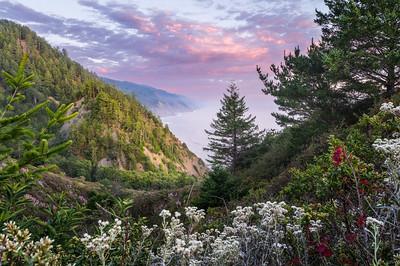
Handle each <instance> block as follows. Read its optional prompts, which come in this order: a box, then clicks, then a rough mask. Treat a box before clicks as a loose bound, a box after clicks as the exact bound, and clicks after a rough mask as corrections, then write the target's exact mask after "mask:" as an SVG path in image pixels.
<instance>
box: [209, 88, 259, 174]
mask: <svg viewBox="0 0 400 266" xmlns="http://www.w3.org/2000/svg"><path fill="white" fill-rule="evenodd" d="M221 105H222V107H221V109H220V110H219V111H218V113H217V118H216V119H214V120H213V122H212V123H211V128H212V130H211V131H208V130H206V133H207V135H208V139H209V143H208V146H207V147H206V148H204V150H206V151H210V152H211V153H212V154H211V155H210V159H209V160H208V161H209V162H210V163H212V164H213V165H214V166H223V167H226V168H228V169H230V170H231V171H232V172H235V171H236V169H237V166H238V162H239V160H240V155H241V154H243V153H244V152H245V151H247V150H248V149H249V148H250V147H251V146H252V145H254V144H256V143H258V142H259V140H260V135H261V134H262V133H263V131H259V129H258V126H257V125H256V124H255V123H254V121H255V119H256V117H255V116H252V115H246V112H247V111H248V107H247V106H246V102H245V98H244V97H241V96H240V95H239V89H238V88H237V86H236V85H235V84H233V83H232V84H231V85H230V86H229V87H228V89H227V94H224V96H223V99H222V100H221Z"/></svg>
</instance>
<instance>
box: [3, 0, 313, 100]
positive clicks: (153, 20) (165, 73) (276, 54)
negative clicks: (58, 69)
mask: <svg viewBox="0 0 400 266" xmlns="http://www.w3.org/2000/svg"><path fill="white" fill-rule="evenodd" d="M196 1H197V2H198V4H200V5H207V6H214V7H215V9H216V10H218V11H219V12H224V14H225V16H226V18H229V19H231V20H233V21H234V22H235V23H234V24H233V25H232V26H221V25H216V24H215V23H211V22H209V23H208V22H199V21H195V20H192V19H190V18H187V17H182V16H180V15H178V14H177V13H174V12H171V11H168V12H167V11H164V10H158V9H151V10H143V9H141V8H139V7H138V6H136V5H134V4H122V3H118V2H115V1H114V2H108V3H106V4H101V3H100V2H97V1H90V0H80V1H79V4H80V5H81V6H82V8H85V9H88V10H91V11H92V14H93V16H94V17H96V18H98V20H99V21H101V22H103V23H101V24H100V23H96V22H93V21H87V20H84V19H79V20H78V19H71V18H65V17H58V16H54V15H46V14H44V13H40V12H38V11H36V10H33V9H30V8H28V7H26V6H24V5H21V4H18V3H11V2H9V1H0V17H4V18H8V19H12V20H16V21H18V22H21V23H23V24H26V25H28V26H30V27H31V28H32V29H34V30H35V31H37V32H38V33H39V34H40V35H42V36H44V37H46V38H47V39H48V40H50V41H51V42H52V43H53V44H56V45H59V46H61V47H63V48H66V49H67V50H68V52H69V54H70V55H71V56H72V57H73V58H75V59H76V60H78V61H79V62H80V63H82V64H83V65H85V66H86V67H88V68H90V69H91V70H94V71H97V72H98V73H99V74H101V75H107V76H110V77H114V78H119V79H127V80H132V81H136V82H141V83H148V84H151V85H154V86H161V87H163V88H174V89H176V88H178V90H181V92H188V91H189V92H190V90H191V91H194V90H198V91H199V90H204V89H207V90H208V91H209V92H211V94H210V95H212V90H213V87H211V86H210V82H208V81H207V80H210V79H215V80H220V79H221V80H232V79H235V80H238V79H243V80H246V79H249V78H252V79H256V78H257V76H256V73H255V65H256V64H263V65H268V64H271V63H277V62H279V61H280V60H281V57H282V54H283V50H284V49H292V48H293V47H294V46H295V45H297V44H300V45H302V46H303V47H305V46H306V45H307V44H308V43H309V41H310V39H311V37H313V36H314V37H316V36H318V34H319V29H318V28H317V27H316V26H315V25H314V24H313V22H312V21H313V17H312V15H310V13H301V14H297V13H296V12H295V11H294V10H296V9H295V8H297V10H298V8H299V5H301V3H300V4H299V3H298V2H301V1H289V0H288V1H277V0H273V1H271V0H269V1H262V0H258V1H257V0H249V1H250V2H251V3H252V5H256V7H257V9H256V10H254V9H251V10H250V9H249V10H246V11H244V9H243V8H240V5H239V4H240V3H237V4H236V6H235V4H234V5H229V4H227V3H225V4H221V3H220V2H219V3H218V5H217V4H216V3H215V2H213V1H210V0H196ZM239 2H242V1H239ZM105 25H107V26H105ZM243 83H245V82H243Z"/></svg>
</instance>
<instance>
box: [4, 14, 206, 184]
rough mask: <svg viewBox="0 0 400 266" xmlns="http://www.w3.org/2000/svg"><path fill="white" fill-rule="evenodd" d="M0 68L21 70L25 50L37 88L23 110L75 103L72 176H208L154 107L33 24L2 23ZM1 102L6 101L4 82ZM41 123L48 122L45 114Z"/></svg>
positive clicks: (64, 161) (66, 167)
mask: <svg viewBox="0 0 400 266" xmlns="http://www.w3.org/2000/svg"><path fill="white" fill-rule="evenodd" d="M0 48H1V50H0V70H8V71H10V70H15V69H16V68H17V66H18V62H19V61H20V59H21V58H22V55H23V54H24V53H27V54H29V60H28V64H27V69H28V71H29V72H30V73H32V74H34V76H35V80H34V87H33V89H31V90H29V91H28V92H27V95H26V99H25V101H24V102H23V103H22V104H20V105H18V107H17V110H18V111H23V110H27V109H28V108H29V107H32V106H33V105H35V104H36V103H38V102H42V101H44V100H46V99H50V100H51V102H52V105H53V106H57V105H58V104H60V103H74V107H73V108H72V111H77V112H79V116H78V117H76V118H75V119H73V120H72V121H70V122H68V123H67V124H65V125H64V126H63V127H62V128H61V129H60V133H59V137H60V138H67V137H68V138H70V139H73V140H74V143H73V145H72V147H71V149H70V150H69V151H68V152H67V153H65V154H63V156H62V157H61V158H59V159H57V161H58V165H59V166H60V167H61V168H62V170H63V171H65V172H66V173H67V174H69V175H71V176H85V177H86V178H87V179H89V180H96V179H97V178H100V177H99V176H100V175H102V174H103V173H100V172H98V168H100V167H113V168H116V169H118V170H132V171H139V172H143V171H153V172H163V173H168V172H170V173H175V172H176V173H179V172H181V173H185V174H188V175H193V176H202V175H203V174H204V172H205V165H204V164H203V162H202V161H201V160H200V159H199V158H197V157H196V156H195V155H194V154H193V153H191V152H190V151H189V150H188V148H187V147H186V145H185V144H183V143H181V142H180V141H179V140H178V139H177V138H176V137H175V136H174V135H173V134H172V133H171V132H170V131H169V129H168V128H167V127H164V126H163V124H162V122H161V121H160V120H159V119H158V118H157V117H156V116H155V115H153V114H152V113H151V112H150V111H148V110H147V109H146V108H144V107H143V106H142V105H141V104H139V103H138V102H137V100H136V99H134V98H132V97H128V96H126V95H125V94H123V93H122V92H120V91H119V90H117V89H116V88H115V87H113V86H111V85H108V84H106V83H104V82H103V81H102V80H101V79H100V78H98V77H97V76H96V75H95V74H93V73H90V72H89V71H87V70H86V69H84V68H83V67H82V66H81V65H79V64H78V63H76V62H74V61H72V60H71V59H70V58H69V57H68V55H67V51H65V50H62V51H61V50H59V49H56V48H53V47H51V46H50V45H49V44H48V43H47V42H46V41H45V40H44V39H42V38H40V37H38V36H37V35H36V34H35V33H34V32H32V31H31V30H30V29H29V28H27V27H24V26H20V25H17V24H15V23H13V22H10V21H5V20H2V21H0ZM0 84H1V85H0V86H1V90H2V93H1V97H2V98H1V99H0V100H1V101H2V102H5V100H6V99H5V96H4V95H5V93H4V91H5V88H4V83H0ZM36 119H37V120H36V121H35V124H36V125H38V126H41V125H42V124H43V121H42V116H39V117H38V118H36Z"/></svg>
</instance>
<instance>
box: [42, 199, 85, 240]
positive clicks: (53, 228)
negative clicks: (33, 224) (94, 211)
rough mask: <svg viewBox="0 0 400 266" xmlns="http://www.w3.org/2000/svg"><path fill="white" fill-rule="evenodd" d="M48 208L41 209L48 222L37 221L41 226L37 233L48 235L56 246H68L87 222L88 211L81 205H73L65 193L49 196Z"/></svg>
mask: <svg viewBox="0 0 400 266" xmlns="http://www.w3.org/2000/svg"><path fill="white" fill-rule="evenodd" d="M48 201H49V203H48V207H47V208H41V210H40V211H41V212H42V214H41V215H43V217H46V222H43V221H41V220H37V223H38V224H39V225H40V226H41V230H40V229H39V230H38V231H39V232H40V233H39V232H37V233H39V234H40V235H48V236H49V237H51V239H53V240H55V243H56V244H59V245H63V246H67V245H68V244H69V242H70V240H71V238H72V237H73V236H74V235H76V234H77V233H78V229H79V228H82V223H83V222H84V221H85V218H86V217H85V214H86V212H87V209H86V208H85V207H84V206H81V204H80V203H74V204H71V202H69V200H67V198H66V195H65V193H60V194H54V195H48Z"/></svg>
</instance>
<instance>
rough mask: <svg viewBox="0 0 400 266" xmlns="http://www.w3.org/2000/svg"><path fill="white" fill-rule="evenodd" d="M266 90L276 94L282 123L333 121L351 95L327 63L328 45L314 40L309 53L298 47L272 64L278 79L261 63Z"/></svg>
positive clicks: (279, 121)
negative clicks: (338, 86) (332, 75)
mask: <svg viewBox="0 0 400 266" xmlns="http://www.w3.org/2000/svg"><path fill="white" fill-rule="evenodd" d="M257 71H258V73H259V76H260V79H261V81H262V82H263V83H264V86H265V88H264V89H263V90H262V91H263V92H264V93H265V94H269V95H272V96H274V97H275V103H276V104H277V105H278V106H279V110H280V111H282V112H280V113H272V115H273V116H274V117H275V118H276V122H277V123H278V124H279V125H281V126H293V125H298V124H300V123H303V122H304V121H305V120H309V119H314V120H315V121H316V122H317V123H323V124H329V123H332V122H334V121H337V120H340V119H342V117H343V116H344V115H345V114H346V110H347V109H346V108H348V105H350V101H351V100H350V99H349V98H348V97H346V94H345V93H344V92H343V91H341V90H337V89H336V87H335V86H334V84H333V83H332V82H331V80H330V78H329V75H328V73H327V70H326V68H325V66H324V49H323V48H321V47H319V46H317V45H316V44H315V43H314V42H312V43H311V45H310V47H309V48H308V50H307V53H306V54H301V53H300V49H299V48H298V47H296V48H295V50H294V52H293V53H290V54H289V55H285V56H284V61H283V62H282V63H281V64H280V65H279V66H277V65H274V64H273V65H271V72H272V74H273V75H274V79H269V75H268V74H263V73H262V71H261V68H260V67H258V66H257Z"/></svg>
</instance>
